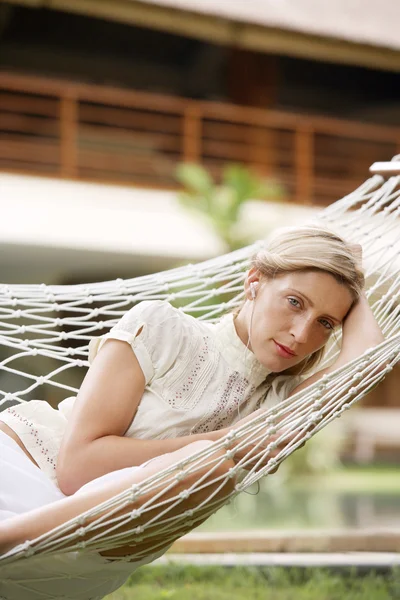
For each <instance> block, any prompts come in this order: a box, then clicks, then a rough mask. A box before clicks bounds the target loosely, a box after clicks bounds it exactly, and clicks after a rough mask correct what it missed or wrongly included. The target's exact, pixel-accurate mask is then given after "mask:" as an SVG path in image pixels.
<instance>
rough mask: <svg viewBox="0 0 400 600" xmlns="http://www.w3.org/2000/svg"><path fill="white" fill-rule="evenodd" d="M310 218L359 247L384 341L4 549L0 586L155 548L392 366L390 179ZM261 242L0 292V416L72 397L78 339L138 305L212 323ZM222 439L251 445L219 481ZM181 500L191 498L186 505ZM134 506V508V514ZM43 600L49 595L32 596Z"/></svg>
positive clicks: (224, 454) (399, 200) (396, 205)
mask: <svg viewBox="0 0 400 600" xmlns="http://www.w3.org/2000/svg"><path fill="white" fill-rule="evenodd" d="M387 164H392V165H393V164H394V163H387ZM396 166H400V163H397V165H396ZM397 172H398V173H400V169H398V171H397ZM314 222H316V223H317V224H318V223H319V224H321V225H324V226H326V227H329V228H331V229H333V230H334V231H337V232H338V233H340V234H342V235H343V236H344V237H345V238H346V239H348V240H350V241H352V242H353V243H359V244H361V245H362V247H363V264H364V268H365V272H366V282H367V285H366V288H367V296H368V299H369V302H370V305H371V306H372V309H373V312H374V314H375V317H376V319H377V321H378V323H379V325H380V327H381V329H382V332H383V334H384V336H385V341H384V342H383V343H381V344H380V345H379V346H377V347H375V348H373V349H371V350H368V351H367V352H365V353H364V354H363V355H362V356H360V357H358V358H356V359H354V360H353V361H352V362H350V363H348V364H347V365H345V366H343V367H342V368H340V369H339V370H337V371H335V372H333V373H330V374H329V375H326V376H324V377H323V378H322V379H321V380H319V381H318V382H317V383H315V384H313V385H311V386H309V387H308V388H307V389H305V390H303V391H301V392H299V393H297V394H295V395H293V396H292V397H290V398H288V399H286V400H284V401H282V402H281V403H280V404H279V405H278V406H276V407H274V408H272V409H270V410H269V411H268V412H266V413H265V414H264V415H262V416H258V417H256V418H254V419H253V420H252V421H250V422H248V423H247V424H246V425H243V426H241V427H240V428H237V429H236V430H234V431H231V432H230V433H229V434H228V435H227V436H226V437H225V438H224V439H222V440H221V441H219V442H215V443H214V444H213V445H212V446H209V447H207V448H204V449H202V450H200V451H198V452H196V453H194V454H193V455H192V456H191V457H190V458H188V459H185V460H184V461H181V462H180V463H177V464H176V465H174V466H173V467H169V468H168V469H164V470H163V471H162V472H160V473H157V474H154V475H153V476H151V477H150V478H148V479H147V480H145V481H143V482H142V483H140V484H138V485H135V486H133V487H130V488H129V489H126V491H124V492H123V493H121V494H119V495H118V496H116V497H114V498H112V499H110V500H108V501H106V502H104V503H103V504H101V505H100V506H98V507H96V508H95V509H92V510H90V511H88V512H86V513H85V514H82V515H80V516H79V517H77V518H76V519H73V520H71V521H69V522H67V523H65V524H64V525H62V526H59V527H57V528H56V529H54V530H53V531H50V532H48V533H46V534H45V535H42V536H41V537H40V538H38V539H35V540H29V541H27V542H26V543H25V544H23V545H20V546H18V547H16V548H14V549H13V550H11V551H10V552H8V553H7V554H5V555H3V556H2V557H0V578H1V574H2V567H4V566H7V565H10V564H15V563H18V565H19V569H20V572H21V581H23V585H25V586H27V585H28V583H27V581H24V578H23V575H22V574H23V572H24V571H26V572H27V573H29V572H30V571H29V565H30V561H32V560H33V559H35V560H38V559H40V556H42V555H49V554H65V553H70V552H72V551H79V552H83V553H100V552H101V553H103V554H104V553H107V552H110V553H111V552H112V551H113V549H116V548H120V547H121V546H124V547H129V548H130V549H131V551H130V555H128V556H127V555H124V556H115V557H113V559H112V560H113V561H127V560H134V561H139V560H141V559H143V558H145V557H146V556H148V555H149V554H150V553H156V552H158V551H160V550H162V549H163V548H165V547H167V546H168V545H170V544H171V543H172V541H173V540H175V539H176V538H177V537H179V536H180V535H182V534H183V533H186V532H188V531H190V530H191V529H192V528H193V527H195V526H196V525H197V524H199V523H200V522H202V521H203V520H204V519H205V518H206V517H207V516H209V515H210V514H212V513H213V512H215V510H217V509H218V508H219V507H220V506H221V505H222V504H223V503H224V502H227V501H228V500H229V499H230V498H232V497H234V496H235V495H236V494H238V493H239V492H241V491H242V490H245V489H246V488H247V487H249V486H250V485H252V484H253V483H254V482H256V481H258V480H259V479H260V478H261V477H264V476H265V475H268V474H269V473H271V472H273V471H274V470H275V469H276V467H277V466H278V465H279V464H280V463H281V462H282V461H283V460H285V459H286V458H287V457H288V456H290V455H291V454H292V452H294V451H295V450H296V449H297V448H299V447H300V446H301V445H302V444H303V443H304V442H305V441H307V440H308V439H309V438H310V437H311V436H313V435H315V434H316V433H317V432H318V431H320V430H321V429H322V428H323V427H325V426H326V425H327V424H328V423H330V422H331V421H332V420H333V419H336V418H337V417H340V416H341V415H342V414H343V412H344V411H346V410H348V409H349V408H350V407H351V406H353V405H354V404H355V403H356V402H358V401H359V400H360V399H361V398H362V397H363V396H364V395H365V394H366V393H367V392H368V391H370V390H371V389H372V388H373V387H375V386H376V385H377V384H378V383H379V382H380V381H381V380H382V379H383V377H384V376H385V374H386V373H387V372H389V371H390V370H391V369H392V368H393V366H394V365H395V363H396V362H397V361H398V360H399V358H400V333H399V323H400V303H399V300H400V176H399V175H393V176H389V177H384V176H382V175H379V174H377V175H373V176H372V177H370V178H369V179H368V180H367V181H366V182H365V183H364V184H362V185H361V186H360V187H359V188H358V189H357V190H355V191H354V192H353V193H351V194H350V195H348V196H346V197H345V198H343V199H342V200H340V201H338V202H336V203H335V204H333V205H331V206H330V207H328V208H327V209H325V210H324V211H322V212H321V213H320V214H319V215H318V217H317V219H316V220H314ZM260 245H262V243H257V244H254V245H251V246H248V247H246V248H243V249H241V250H238V251H235V252H233V253H230V254H227V255H225V256H222V257H219V258H216V259H212V260H208V261H206V262H203V263H201V264H196V265H187V266H184V267H181V268H177V269H172V270H170V271H166V272H163V273H158V274H155V275H148V276H145V277H139V278H135V279H128V280H116V281H107V282H102V283H93V284H87V285H72V286H56V285H51V286H47V285H2V286H0V315H1V316H0V345H1V350H0V352H1V354H0V387H1V388H2V390H3V391H0V409H4V408H7V407H9V406H12V405H13V404H16V403H19V402H26V401H29V399H32V398H56V399H61V398H63V397H66V396H67V395H72V394H75V393H76V392H77V390H78V388H79V385H80V382H81V380H82V379H83V376H84V373H85V371H86V368H87V367H88V361H87V356H88V343H89V341H90V340H91V339H92V337H94V336H98V335H101V334H102V333H105V332H106V331H107V330H108V329H109V328H110V327H112V326H113V325H114V324H115V323H116V322H117V321H118V320H119V319H120V317H121V316H122V315H123V314H124V313H125V312H126V311H128V310H129V309H130V308H131V307H132V306H133V305H134V304H136V303H138V302H141V301H143V300H166V301H168V302H171V303H172V304H173V305H175V306H177V307H179V308H180V309H181V310H183V311H185V312H187V313H189V314H191V315H193V316H196V317H197V318H199V319H203V320H207V321H215V320H218V319H219V318H220V316H221V315H223V314H224V313H226V312H228V311H232V310H233V309H234V308H235V307H237V306H238V305H240V303H241V302H242V300H243V297H244V294H243V281H244V275H245V272H246V269H247V268H248V267H249V261H250V259H251V257H252V256H253V254H254V253H255V251H256V250H257V249H258V248H259V247H260ZM338 351H339V350H338V345H337V344H336V345H335V344H332V345H331V346H330V347H329V348H328V349H327V351H326V354H325V358H324V361H323V364H322V366H323V365H324V364H329V362H330V361H332V360H333V359H334V358H335V355H336V354H337V353H338ZM318 368H321V365H320V366H319V367H318ZM2 382H4V383H5V384H4V385H2ZM269 440H270V441H269ZM271 440H272V441H271ZM233 441H235V444H236V447H237V448H240V447H244V448H245V447H247V445H248V444H249V443H250V442H251V443H252V444H253V452H252V454H251V456H245V457H244V458H243V459H241V460H240V461H238V462H237V463H236V465H235V466H234V467H233V468H230V470H229V471H228V472H227V473H225V474H224V475H221V469H220V468H219V467H220V466H221V464H222V463H223V462H224V461H226V460H228V459H229V460H231V459H232V458H233V455H234V452H235V451H234V449H233V447H232V442H233ZM216 451H219V452H218V453H216ZM272 453H273V455H272ZM269 457H270V458H269ZM196 473H197V474H198V477H196V476H195V475H196ZM214 474H215V476H214ZM185 478H186V479H187V480H189V481H190V482H191V483H190V485H189V486H188V487H187V488H186V489H184V490H182V489H181V488H179V491H177V493H176V494H174V488H175V487H176V486H177V482H179V481H182V480H185ZM229 478H230V479H231V481H234V482H235V484H234V485H232V486H231V487H230V488H229V493H228V494H226V495H225V497H224V499H223V501H222V500H221V497H220V496H218V493H219V492H220V491H221V490H223V489H224V486H225V484H226V482H227V479H229ZM166 491H168V492H169V495H168V497H166ZM192 494H197V495H198V496H197V497H199V498H200V500H199V502H198V503H197V504H196V506H195V507H193V506H191V507H190V508H189V509H188V508H187V502H188V499H189V498H190V496H191V495H192ZM217 496H218V497H217ZM139 499H141V500H142V501H141V505H140V508H136V507H137V506H138V504H137V502H138V500H139ZM32 564H33V563H32ZM88 576H89V575H88ZM83 578H84V575H83ZM27 580H29V576H27ZM21 585H22V584H21ZM16 597H17V596H16ZM42 597H43V598H45V597H46V598H49V597H53V596H47V595H46V594H44V593H43V596H42ZM60 597H64V596H62V595H60ZM93 597H94V595H93Z"/></svg>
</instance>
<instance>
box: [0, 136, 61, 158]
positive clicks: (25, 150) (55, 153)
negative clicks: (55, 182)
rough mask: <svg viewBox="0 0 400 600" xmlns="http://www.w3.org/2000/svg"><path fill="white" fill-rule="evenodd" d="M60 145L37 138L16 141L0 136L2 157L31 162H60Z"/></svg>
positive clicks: (0, 153) (0, 155)
mask: <svg viewBox="0 0 400 600" xmlns="http://www.w3.org/2000/svg"><path fill="white" fill-rule="evenodd" d="M59 155H60V147H59V145H58V144H54V143H52V142H39V141H37V140H32V141H31V142H27V141H20V142H19V141H14V140H6V141H5V140H3V139H1V137H0V158H3V159H7V160H13V161H14V160H15V161H17V162H18V161H21V162H31V163H47V164H50V165H51V164H58V163H59Z"/></svg>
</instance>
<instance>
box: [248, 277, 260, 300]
mask: <svg viewBox="0 0 400 600" xmlns="http://www.w3.org/2000/svg"><path fill="white" fill-rule="evenodd" d="M257 286H258V283H257V282H256V281H252V282H251V283H250V295H251V299H252V300H255V298H256V296H257Z"/></svg>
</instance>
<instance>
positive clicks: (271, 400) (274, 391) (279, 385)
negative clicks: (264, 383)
mask: <svg viewBox="0 0 400 600" xmlns="http://www.w3.org/2000/svg"><path fill="white" fill-rule="evenodd" d="M301 381H302V378H301V377H300V376H298V375H297V376H294V375H278V376H277V377H275V379H274V380H273V381H272V384H271V387H270V389H269V390H268V392H267V395H266V399H265V401H266V405H267V407H268V408H272V407H273V406H275V405H276V404H279V402H282V401H283V400H286V398H287V397H288V396H289V394H290V393H291V392H292V391H293V390H294V388H295V387H297V386H298V385H299V384H300V383H301Z"/></svg>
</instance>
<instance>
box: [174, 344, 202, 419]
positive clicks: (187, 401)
mask: <svg viewBox="0 0 400 600" xmlns="http://www.w3.org/2000/svg"><path fill="white" fill-rule="evenodd" d="M202 340H203V343H202V345H201V346H200V348H199V349H198V350H196V354H197V356H196V358H195V361H194V363H193V366H192V367H191V368H190V370H189V372H188V373H187V375H186V374H185V373H184V372H183V373H182V375H183V377H184V381H183V383H181V384H180V385H178V387H177V388H176V391H175V392H174V393H173V394H171V396H170V397H169V402H170V404H171V406H173V407H174V408H182V409H185V408H192V407H193V402H192V398H193V395H194V393H195V388H196V387H197V384H198V383H199V380H201V379H202V375H204V368H205V367H207V366H208V365H207V363H208V361H209V354H210V340H209V339H208V337H206V336H204V337H203V338H202ZM188 358H189V357H188ZM204 383H205V385H206V384H207V381H205V382H204ZM174 387H175V386H174ZM204 387H205V386H204ZM195 396H197V401H200V400H201V395H200V396H199V395H198V394H195Z"/></svg>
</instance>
